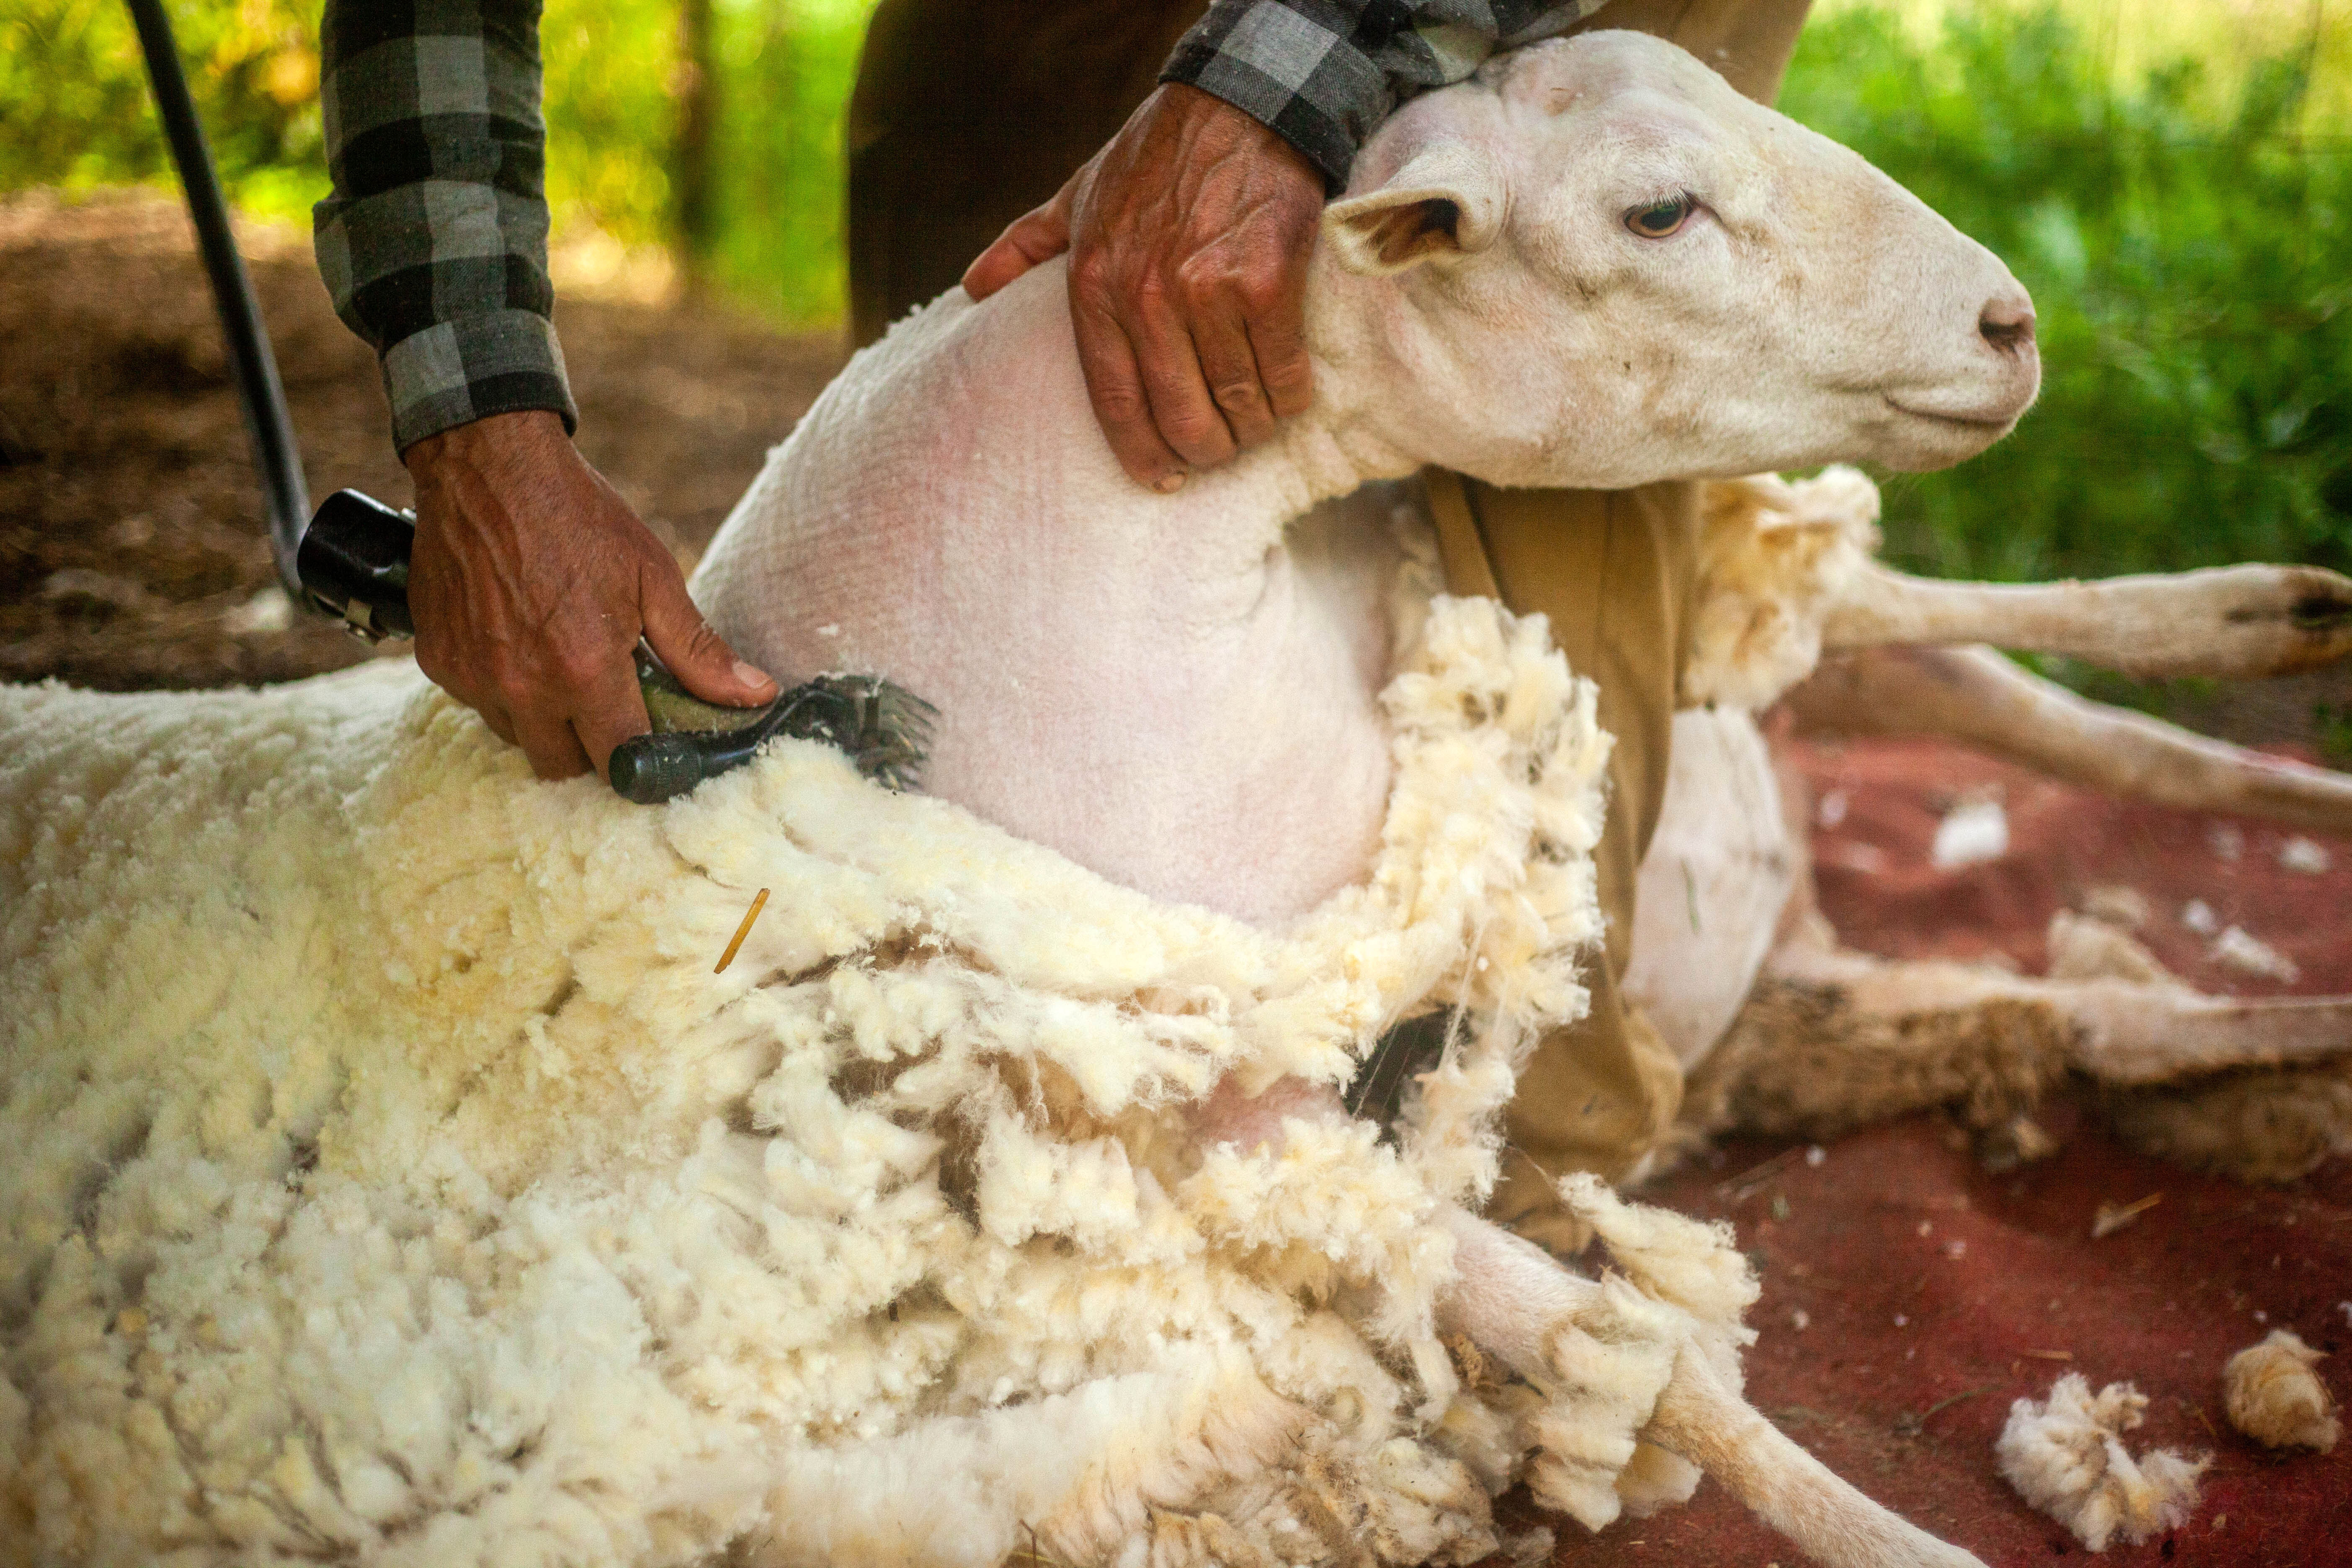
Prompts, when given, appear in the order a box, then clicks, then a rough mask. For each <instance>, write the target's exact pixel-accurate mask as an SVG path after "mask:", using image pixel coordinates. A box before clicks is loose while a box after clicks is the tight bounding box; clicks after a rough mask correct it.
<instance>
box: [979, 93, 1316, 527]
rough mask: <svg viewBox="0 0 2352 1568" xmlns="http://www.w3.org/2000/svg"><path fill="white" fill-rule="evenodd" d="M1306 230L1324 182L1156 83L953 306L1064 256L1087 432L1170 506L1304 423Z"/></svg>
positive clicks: (1233, 121)
mask: <svg viewBox="0 0 2352 1568" xmlns="http://www.w3.org/2000/svg"><path fill="white" fill-rule="evenodd" d="M1322 212H1323V176H1322V175H1321V174H1318V172H1317V171H1316V169H1315V166H1314V165H1313V164H1312V163H1308V162H1307V159H1306V158H1305V157H1304V156H1303V155H1302V154H1301V153H1299V152H1298V151H1297V149H1296V148H1294V147H1293V146H1291V145H1290V143H1289V142H1285V141H1284V140H1283V139H1282V138H1281V137H1279V136H1277V135H1276V134H1275V133H1274V132H1271V131H1269V130H1267V129H1266V128H1265V126H1263V125H1260V124H1259V123H1258V122H1257V121H1255V120H1252V119H1251V118H1250V117H1249V116H1248V115H1246V114H1244V113H1243V112H1242V111H1241V110H1238V109H1235V108H1234V107H1233V106H1232V105H1231V104H1229V103H1226V102H1225V101H1224V100H1222V99H1218V98H1214V97H1212V96H1211V95H1210V94H1208V93H1205V92H1202V91H1201V90H1200V89H1198V88H1192V87H1186V86H1183V85H1182V84H1181V83H1176V82H1166V83H1162V84H1161V85H1160V87H1159V88H1158V89H1155V90H1154V91H1153V92H1152V94H1151V96H1150V98H1147V99H1145V100H1143V103H1142V106H1141V107H1140V108H1139V109H1137V110H1136V111H1135V113H1134V114H1133V115H1132V116H1130V117H1129V120H1128V122H1127V124H1126V126H1125V127H1124V128H1122V129H1121V130H1120V132H1119V133H1118V136H1117V137H1116V138H1114V139H1113V140H1112V142H1111V143H1110V145H1109V146H1108V147H1105V148H1104V149H1103V150H1102V151H1101V152H1100V153H1096V154H1095V156H1094V158H1093V160H1092V161H1091V162H1089V163H1087V166H1086V167H1085V168H1083V169H1080V170H1079V171H1078V172H1077V173H1076V174H1074V175H1072V176H1071V177H1070V182H1069V184H1066V185H1064V186H1063V187H1062V189H1061V191H1060V193H1059V194H1058V195H1055V197H1054V199H1053V200H1052V201H1050V202H1047V203H1046V204H1045V205H1044V206H1042V207H1039V208H1038V209H1037V210H1036V211H1034V212H1033V213H1031V214H1029V215H1028V216H1026V217H1024V218H1022V219H1020V220H1019V221H1018V222H1016V223H1014V224H1013V226H1012V227H1010V228H1008V229H1006V230H1005V231H1004V234H1003V237H1001V238H999V239H998V240H997V242H996V243H995V244H994V245H992V246H990V247H988V249H987V250H986V251H985V252H983V253H982V256H981V258H980V259H979V260H977V261H975V262H973V263H972V264H971V268H970V270H968V271H966V272H965V273H964V275H963V286H964V290H965V292H967V293H969V294H970V295H971V297H972V298H973V299H975V300H982V299H985V298H987V297H988V296H989V295H991V294H993V293H994V292H996V290H998V289H1002V288H1003V287H1004V286H1005V285H1006V284H1007V283H1010V282H1012V281H1013V279H1015V278H1018V277H1020V276H1021V274H1023V273H1024V272H1026V271H1028V270H1029V268H1032V267H1034V266H1036V265H1037V264H1038V263H1039V262H1041V261H1044V260H1045V259H1047V258H1050V257H1054V256H1057V255H1059V254H1060V253H1061V252H1062V251H1064V250H1068V251H1069V252H1070V317H1071V320H1072V321H1073V323H1074V324H1075V325H1076V329H1077V336H1078V360H1079V363H1081V364H1082V365H1083V366H1084V367H1085V370H1086V376H1087V395H1088V396H1089V397H1091V398H1092V399H1093V401H1094V406H1095V417H1096V418H1097V419H1099V420H1100V421H1101V422H1102V427H1103V434H1104V435H1105V436H1106V437H1109V440H1110V446H1111V450H1112V451H1113V452H1115V453H1117V454H1118V460H1119V463H1120V465H1121V466H1122V467H1123V468H1126V469H1127V471H1128V473H1129V476H1130V477H1131V478H1133V479H1135V480H1136V481H1137V482H1138V483H1139V484H1145V485H1149V486H1150V487H1151V488H1152V489H1158V490H1172V489H1177V488H1178V487H1179V486H1181V484H1183V482H1184V476H1185V474H1186V472H1187V471H1188V470H1189V469H1190V468H1212V467H1214V466H1215V465H1216V464H1219V463H1222V462H1223V461H1224V460H1225V459H1226V458H1230V457H1232V456H1233V455H1234V453H1235V452H1237V451H1239V450H1241V449H1242V448H1244V447H1254V446H1255V445H1256V444H1257V443H1258V442H1260V441H1263V440H1265V438H1266V437H1268V436H1269V435H1271V434H1273V432H1274V424H1275V421H1276V419H1280V418H1285V417H1287V416H1290V415H1293V414H1297V413H1298V412H1300V411H1301V410H1303V409H1304V408H1305V407H1306V406H1307V398H1308V395H1309V393H1310V391H1311V384H1310V373H1309V370H1308V366H1307V342H1306V331H1305V310H1304V306H1303V303H1302V297H1303V295H1304V293H1305V290H1306V285H1307V256H1308V254H1309V253H1310V252H1311V251H1312V250H1313V248H1314V245H1315V226H1316V224H1317V222H1318V219H1319V218H1320V217H1321V216H1322Z"/></svg>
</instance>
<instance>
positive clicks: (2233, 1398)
mask: <svg viewBox="0 0 2352 1568" xmlns="http://www.w3.org/2000/svg"><path fill="white" fill-rule="evenodd" d="M2326 1359H2327V1358H2326V1355H2324V1354H2322V1353H2321V1352H2318V1351H2315V1350H2314V1349H2312V1348H2311V1347H2310V1346H2309V1345H2307V1344H2305V1343H2304V1342H2303V1336H2302V1335H2300V1334H2297V1333H2295V1332H2294V1331H2292V1330H2289V1329H2273V1330H2272V1331H2270V1333H2269V1335H2268V1337H2266V1338H2265V1339H2263V1342H2261V1343H2260V1344H2254V1345H2248V1346H2247V1347H2246V1348H2245V1349H2244V1350H2242V1351H2240V1352H2238V1353H2237V1354H2236V1355H2233V1356H2231V1358H2230V1361H2229V1364H2228V1365H2226V1366H2224V1367H2223V1368H2222V1369H2221V1393H2222V1396H2223V1401H2224V1403H2225V1404H2227V1405H2228V1406H2229V1410H2230V1425H2231V1426H2235V1427H2236V1428H2237V1429H2238V1430H2239V1431H2241V1432H2243V1433H2244V1434H2245V1435H2246V1436H2249V1437H2252V1439H2253V1440H2254V1441H2255V1442H2257V1443H2261V1444H2263V1445H2264V1446H2265V1447H2273V1448H2316V1449H2318V1450H2319V1451H2320V1452H2321V1453H2323V1454H2325V1453H2327V1452H2329V1451H2331V1450H2332V1449H2334V1447H2336V1438H2337V1437H2338V1436H2342V1434H2343V1426H2342V1423H2341V1422H2339V1421H2338V1420H2337V1419H2336V1397H2335V1395H2333V1394H2329V1393H2328V1392H2327V1385H2326V1384H2324V1383H2322V1382H2320V1381H2319V1372H2318V1366H2319V1363H2321V1362H2323V1361H2326Z"/></svg>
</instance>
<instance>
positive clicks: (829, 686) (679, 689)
mask: <svg viewBox="0 0 2352 1568" xmlns="http://www.w3.org/2000/svg"><path fill="white" fill-rule="evenodd" d="M415 542H416V523H415V520H414V519H412V518H411V517H410V516H409V515H408V514H407V513H406V512H404V511H394V510H393V509H392V508H390V507H388V506H386V505H384V504H383V502H382V501H380V500H375V499H374V498H373V497H372V496H365V495H362V494H361V493H360V492H359V491H357V490H337V491H336V492H335V493H334V494H333V495H331V496H329V497H328V498H327V499H326V501H325V502H324V504H322V505H321V506H320V508H319V511H318V515H317V516H315V517H313V518H312V519H311V520H310V527H308V528H306V529H304V530H303V531H302V542H301V544H300V545H299V547H298V549H297V550H296V552H295V570H296V572H297V574H298V575H299V577H300V579H301V584H302V597H303V601H304V603H305V605H306V606H307V607H309V608H310V609H314V610H318V611H320V612H321V613H322V614H325V615H330V616H335V617H336V618H337V619H339V620H341V622H342V623H343V625H344V626H345V627H347V628H348V629H349V630H350V631H351V632H352V635H353V636H354V637H361V638H363V639H364V640H366V641H368V642H371V643H374V642H382V641H383V639H385V638H386V637H414V636H415V633H416V627H415V623H414V622H412V621H411V620H410V619H409V616H408V557H409V552H410V550H411V549H412V548H413V547H414V545H415ZM637 688H638V689H639V690H640V691H642V692H643V693H644V694H645V700H646V717H647V718H648V719H650V720H651V721H653V731H652V733H650V734H645V735H639V736H637V737H635V739H633V740H627V741H624V742H621V743H620V744H619V745H618V746H616V747H614V751H613V757H612V762H611V763H610V764H609V765H608V767H607V768H606V776H607V777H609V778H610V779H611V780H612V784H613V788H614V790H615V791H616V792H618V793H619V794H621V795H624V796H625V797H627V798H628V799H630V800H634V801H636V802H638V803H639V804H641V805H652V804H654V803H655V802H656V801H665V800H670V799H673V798H675V797H676V796H678V795H684V794H685V793H686V792H687V791H688V790H690V789H692V788H693V787H694V786H695V785H697V784H700V783H701V782H702V781H703V780H705V779H707V778H713V777H716V776H717V775H719V773H725V772H726V771H727V770H728V769H730V768H732V767H736V766H739V765H740V764H741V763H745V762H748V761H750V760H751V753H752V752H755V751H757V750H758V749H759V747H760V745H761V742H764V741H768V740H771V739H772V738H774V737H775V736H778V735H784V736H790V737H792V738H793V739H795V740H803V741H822V742H824V743H825V744H827V745H830V746H835V747H838V748H839V749H840V750H842V751H844V752H847V753H848V754H849V759H850V761H852V762H854V763H856V764H857V769H858V771H859V772H860V773H864V774H865V775H866V777H867V778H870V779H872V780H874V781H875V782H876V783H877V784H883V785H885V786H886V787H887V788H890V789H913V788H915V787H916V786H917V785H918V784H919V783H920V782H921V776H922V769H923V759H924V755H925V753H926V752H927V751H928V750H929V746H930V739H931V721H932V720H933V718H935V717H936V715H935V713H934V712H933V710H932V709H931V705H930V704H929V703H928V702H925V701H924V700H922V699H921V698H919V697H917V696H915V695H914V694H913V693H912V692H909V691H907V690H904V689H901V688H899V687H897V686H893V685H892V684H891V683H890V682H888V681H887V680H884V679H881V678H880V677H879V676H872V675H821V676H818V677H817V678H816V679H814V680H812V681H810V682H808V683H807V684H806V685H804V686H795V687H793V689H791V690H790V691H787V692H784V693H783V694H782V696H780V697H778V698H777V699H776V700H774V701H773V702H771V703H769V704H768V705H767V706H766V707H764V708H722V707H720V706H719V705H718V704H716V703H712V702H705V701H703V700H701V699H699V698H698V697H696V696H695V695H694V694H693V693H691V692H689V691H688V690H687V689H686V688H685V687H683V686H681V685H679V684H678V681H677V677H676V676H674V675H672V674H670V672H669V671H668V670H667V669H665V668H662V666H661V664H660V662H659V661H658V660H656V658H654V657H653V656H652V654H650V653H649V652H647V651H646V647H645V645H644V644H642V643H640V644H638V645H637Z"/></svg>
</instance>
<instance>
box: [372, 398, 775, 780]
mask: <svg viewBox="0 0 2352 1568" xmlns="http://www.w3.org/2000/svg"><path fill="white" fill-rule="evenodd" d="M402 458H403V460H404V462H406V463H407V465H408V471H409V474H410V476H411V477H412V478H414V479H415V481H416V548H415V554H414V555H412V556H411V557H410V560H409V567H408V610H409V616H410V618H412V619H413V620H414V621H415V623H416V663H417V666H418V668H421V669H423V670H424V671H425V674H426V675H427V676H429V677H431V678H432V679H433V680H434V681H435V682H436V684H437V685H439V686H441V687H442V688H443V689H446V690H447V691H448V692H449V694H450V695H451V696H453V697H455V698H457V700H459V701H460V702H463V703H465V704H466V705H467V706H468V707H470V708H472V709H474V710H476V711H478V712H479V713H480V714H481V716H482V717H483V718H484V719H485V720H486V721H488V723H489V726H490V728H491V729H493V730H495V731H498V733H499V736H500V737H501V738H503V739H505V740H507V741H509V742H512V743H513V744H515V745H518V746H520V747H521V748H522V749H523V751H524V752H525V753H526V754H528V755H529V756H530V765H531V767H532V769H533V770H534V771H535V772H537V773H538V774H539V776H540V777H541V778H543V779H556V778H569V777H571V776H572V775H573V774H575V773H585V772H587V771H588V769H589V768H590V767H591V766H593V767H594V768H595V769H596V771H597V772H598V773H603V772H604V764H605V762H606V760H607V759H608V758H610V757H611V756H612V754H613V748H614V746H617V745H619V744H620V743H621V742H623V741H625V740H627V739H628V738H629V737H630V736H632V735H641V734H643V733H645V731H646V704H645V699H644V698H643V697H642V696H641V695H639V693H638V690H637V678H636V672H635V666H634V664H633V662H632V658H631V655H632V652H633V650H634V649H635V647H636V642H637V638H638V637H639V636H640V635H642V636H643V637H645V639H646V642H648V643H650V644H652V645H653V650H654V652H655V653H656V654H658V655H660V656H661V661H662V662H663V663H664V664H666V665H667V666H668V667H669V669H670V673H671V674H673V675H675V676H677V678H678V679H679V680H680V681H681V682H683V683H684V684H685V686H686V689H688V690H689V691H691V692H693V693H694V694H695V695H696V696H698V697H699V698H702V699H703V700H706V701H709V702H719V703H727V704H731V705H734V706H738V707H749V706H752V705H754V704H758V703H762V702H766V701H769V700H772V699H773V698H774V696H775V695H776V683H775V682H774V681H772V680H771V679H768V677H767V676H765V675H763V674H761V672H760V671H759V670H757V669H754V668H751V666H750V665H748V664H746V663H744V662H743V661H742V660H740V659H739V658H736V657H735V655H734V652H733V651H732V650H731V649H730V648H729V647H728V646H727V645H726V644H725V643H723V642H721V641H720V640H719V634H718V633H716V632H714V631H712V630H711V629H710V627H709V624H708V623H706V622H705V621H704V620H703V618H702V615H701V612H699V611H698V610H697V609H696V608H695V607H694V601H693V600H691V599H689V598H688V597H687V595H686V578H685V576H684V574H681V573H680V572H679V571H678V569H677V562H676V561H674V560H672V559H671V558H670V553H669V552H668V551H667V550H665V549H664V548H663V547H662V544H661V542H660V541H659V540H657V539H656V538H655V537H654V536H653V533H652V531H650V530H648V529H647V528H646V525H645V524H644V523H643V522H640V521H638V520H637V516H636V514H635V512H633V511H631V510H629V507H628V503H627V502H625V501H624V500H622V499H621V498H620V497H619V496H618V495H616V494H614V490H613V487H612V486H611V485H609V484H606V483H605V482H604V476H603V475H601V474H599V473H597V472H596V470H595V469H593V468H590V467H589V466H588V464H587V461H586V459H584V458H582V457H581V456H580V454H579V452H578V451H577V450H576V449H575V448H574V447H572V442H571V441H570V439H568V438H567V437H565V436H564V434H563V421H562V419H561V418H559V417H558V416H555V415H554V414H551V413H547V412H530V413H522V414H496V415H492V416H489V417H488V418H487V419H478V420H476V421H475V422H474V423H472V424H470V425H461V426H457V428H456V429H454V430H446V431H444V432H442V433H441V434H440V435H438V436H433V437H426V438H425V440H422V441H419V442H417V443H416V444H415V446H413V447H409V448H408V450H407V451H406V452H405V453H404V454H403V455H402Z"/></svg>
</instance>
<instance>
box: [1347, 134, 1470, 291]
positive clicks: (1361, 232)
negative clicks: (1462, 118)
mask: <svg viewBox="0 0 2352 1568" xmlns="http://www.w3.org/2000/svg"><path fill="white" fill-rule="evenodd" d="M1502 228H1503V182H1502V179H1501V177H1500V175H1499V174H1497V173H1496V169H1495V165H1494V161H1493V160H1492V159H1491V158H1489V157H1488V156H1487V155H1486V153H1484V152H1483V151H1480V150H1478V149H1475V148H1473V147H1470V146H1467V145H1465V143H1463V142H1437V143H1435V144H1434V145H1433V146H1430V147H1426V148H1423V150H1422V151H1421V152H1420V153H1416V154H1415V155H1414V156H1413V158H1412V161H1411V162H1410V163H1406V164H1405V166H1404V167H1403V168H1402V169H1399V170H1398V171H1397V172H1396V173H1395V174H1393V175H1391V177H1390V178H1389V179H1387V180H1386V181H1384V182H1382V183H1381V184H1380V185H1379V186H1378V187H1376V188H1375V189H1372V190H1370V191H1367V192H1365V193H1364V194H1363V195H1354V196H1343V197H1342V198H1340V199H1339V201H1336V202H1333V203H1332V204H1331V205H1329V206H1328V207H1325V208H1324V209H1323V232H1324V234H1325V235H1326V236H1327V237H1328V238H1329V240H1330V242H1331V245H1332V247H1333V248H1334V249H1335V250H1337V251H1338V252H1339V262H1340V265H1342V266H1344V267H1345V268H1347V269H1348V270H1349V271H1350V272H1357V273H1361V274H1363V275H1364V276H1366V277H1374V278H1377V277H1381V276H1385V275H1387V274H1389V273H1392V272H1402V271H1403V270H1404V269H1405V268H1408V267H1417V266H1419V265H1421V264H1422V263H1423V262H1424V261H1433V260H1437V259H1439V258H1445V257H1455V256H1467V255H1469V254H1470V253H1472V252H1473V251H1477V250H1483V249H1485V248H1486V247H1487V246H1489V245H1491V244H1493V243H1494V241H1495V237H1496V235H1498V234H1500V233H1501V232H1502Z"/></svg>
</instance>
